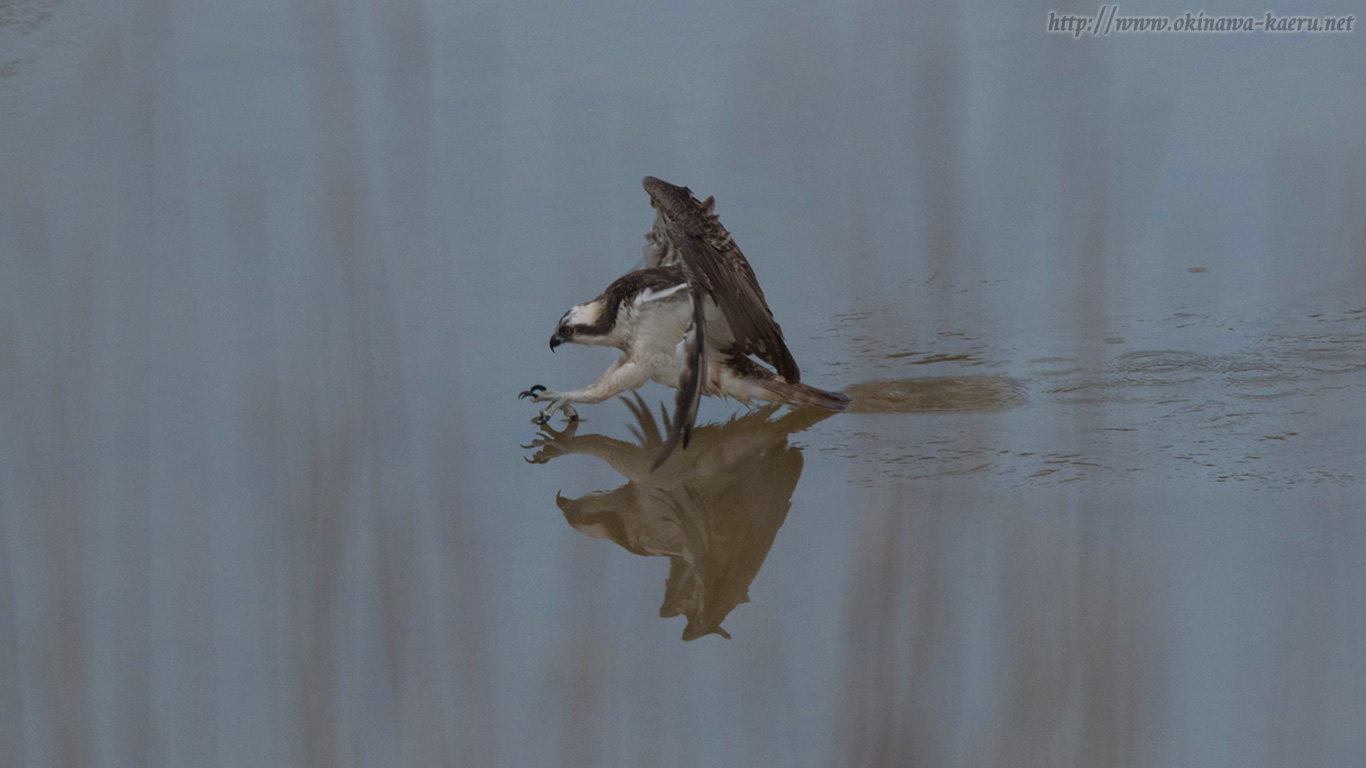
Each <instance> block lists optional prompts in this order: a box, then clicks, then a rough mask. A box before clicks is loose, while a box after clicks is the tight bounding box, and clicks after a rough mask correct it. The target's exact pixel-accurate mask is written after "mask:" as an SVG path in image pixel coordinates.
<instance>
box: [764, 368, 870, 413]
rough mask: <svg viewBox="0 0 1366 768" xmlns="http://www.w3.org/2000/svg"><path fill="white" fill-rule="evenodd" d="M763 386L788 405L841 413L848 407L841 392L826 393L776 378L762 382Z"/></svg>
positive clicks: (847, 400) (846, 399) (845, 397)
mask: <svg viewBox="0 0 1366 768" xmlns="http://www.w3.org/2000/svg"><path fill="white" fill-rule="evenodd" d="M763 386H764V389H767V390H768V391H769V392H772V393H773V394H775V395H777V396H778V397H780V398H782V399H783V400H784V401H786V402H787V404H788V405H810V406H815V407H816V408H824V409H825V410H827V411H842V410H844V409H845V408H848V407H849V396H848V395H846V394H844V393H842V392H827V391H825V390H823V389H816V388H815V387H812V386H809V385H806V384H802V383H801V382H795V381H784V380H783V379H781V378H779V377H777V376H774V377H773V378H772V379H769V380H768V381H766V382H764V385H763Z"/></svg>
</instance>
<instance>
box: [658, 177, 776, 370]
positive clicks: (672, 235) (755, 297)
mask: <svg viewBox="0 0 1366 768" xmlns="http://www.w3.org/2000/svg"><path fill="white" fill-rule="evenodd" d="M644 185H645V190H646V191H647V192H649V193H650V199H651V201H652V203H653V205H654V206H655V207H656V208H658V209H659V210H660V211H661V212H662V213H663V214H664V215H663V219H664V222H663V224H664V226H663V227H662V229H663V234H664V235H666V236H667V237H668V239H669V241H670V243H671V244H672V245H673V246H674V248H673V249H672V250H673V251H676V252H677V258H678V260H679V261H680V262H681V264H682V266H683V270H684V274H685V276H686V277H687V279H688V282H689V283H690V284H692V285H693V286H694V288H701V289H702V290H701V291H698V290H694V291H693V295H694V297H695V299H694V300H695V301H696V300H697V297H698V296H699V294H701V293H702V291H705V292H706V293H707V294H709V295H710V296H711V298H712V301H714V302H715V303H716V305H717V306H718V307H720V308H721V312H722V313H723V314H724V315H725V317H726V323H727V324H728V325H730V327H731V331H732V333H733V335H734V336H735V347H736V349H738V350H739V352H740V353H741V354H746V355H755V356H757V357H758V358H759V359H761V360H763V361H764V362H766V363H768V364H769V365H772V366H773V368H774V369H775V370H776V371H777V372H778V375H779V376H782V377H783V378H784V379H786V380H787V381H789V382H792V383H796V382H797V381H799V380H800V379H801V371H800V370H799V369H798V368H797V361H796V360H794V359H793V358H792V353H791V352H790V351H788V348H787V344H786V343H785V342H784V341H783V330H782V328H781V327H779V325H778V323H777V321H775V320H774V319H773V311H772V310H770V309H769V308H768V302H767V301H765V299H764V292H763V289H761V288H760V287H759V281H758V280H757V279H756V278H755V276H754V270H753V268H751V267H750V265H749V262H748V261H746V260H745V256H744V254H743V253H741V252H740V249H739V248H738V247H737V246H736V245H735V241H734V240H732V239H731V237H730V233H729V232H727V231H726V229H725V228H724V227H722V226H721V222H720V219H718V218H717V217H716V215H715V214H714V213H712V208H713V206H714V205H715V203H714V201H713V200H712V198H707V202H706V203H700V202H698V201H697V199H696V198H694V197H693V196H692V191H691V190H689V189H688V188H687V187H677V186H674V185H672V184H669V183H668V182H664V181H660V180H659V179H656V178H654V177H652V176H647V177H645V181H644ZM669 255H672V254H669Z"/></svg>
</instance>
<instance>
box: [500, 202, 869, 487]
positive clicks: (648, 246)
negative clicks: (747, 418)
mask: <svg viewBox="0 0 1366 768" xmlns="http://www.w3.org/2000/svg"><path fill="white" fill-rule="evenodd" d="M643 183H644V185H645V191H646V192H648V193H649V195H650V206H651V207H652V208H654V209H655V222H654V226H653V227H652V228H651V230H650V231H649V232H648V233H646V235H645V264H646V266H645V268H644V269H640V270H637V271H635V272H631V273H628V274H626V275H623V276H622V277H620V278H618V279H617V280H616V281H615V282H613V283H612V284H611V285H609V286H607V290H605V291H603V292H602V295H600V296H598V297H597V298H595V299H593V300H592V301H588V302H585V303H583V304H578V305H576V306H573V307H570V309H569V311H568V312H565V313H564V316H563V317H561V318H560V322H559V323H558V324H557V325H556V326H555V334H554V335H553V336H551V337H550V350H551V351H552V352H553V351H555V348H556V347H558V346H559V345H560V344H563V343H564V342H575V343H578V344H592V345H597V346H609V347H616V348H618V349H620V350H621V351H622V352H624V353H625V354H623V355H622V356H621V357H620V358H618V359H617V361H616V362H615V363H612V365H611V366H610V367H609V368H608V369H607V370H606V371H605V372H604V373H603V374H602V375H601V376H599V377H598V380H597V381H595V382H593V383H592V384H590V385H588V386H587V387H584V388H583V389H576V390H573V391H571V392H556V391H555V390H552V389H546V388H545V387H544V386H542V385H540V384H537V385H535V386H533V387H532V388H530V389H528V390H526V391H524V392H522V393H521V394H519V395H518V397H519V398H530V399H531V400H532V402H536V403H549V405H548V406H546V407H545V408H544V409H543V410H542V411H541V412H540V414H539V415H538V416H537V417H536V419H535V421H536V423H538V424H544V423H546V421H548V420H549V419H550V416H551V414H553V413H554V412H555V411H557V410H563V411H564V413H565V415H566V416H568V417H569V418H570V419H577V418H578V414H577V413H576V412H575V410H574V406H573V405H572V403H599V402H602V401H603V400H606V399H607V398H609V397H613V396H614V395H617V394H619V393H621V392H625V391H626V390H628V389H635V388H637V387H639V386H640V385H642V384H644V383H645V382H647V381H657V382H659V383H660V384H665V385H667V386H670V387H676V388H677V389H678V395H677V397H676V399H675V407H674V418H673V422H672V424H671V425H670V430H669V437H668V439H667V440H666V441H665V443H664V448H663V450H662V451H661V452H660V454H659V458H658V459H656V460H655V464H654V466H656V467H658V466H659V465H660V464H662V463H664V460H665V459H667V458H668V457H669V454H670V453H672V452H673V450H674V447H675V446H676V445H677V444H678V442H679V441H680V440H681V441H682V443H683V447H684V448H687V447H688V440H689V438H690V437H691V436H692V426H693V421H694V419H696V417H697V406H698V403H699V401H700V400H701V397H702V395H704V394H705V395H724V396H727V397H733V398H735V399H736V400H739V401H740V402H742V403H745V404H747V405H748V404H749V403H750V401H752V400H763V401H766V402H770V403H780V404H785V405H813V406H816V407H818V408H825V409H826V410H831V411H842V410H844V409H845V407H847V406H848V404H849V398H848V397H846V396H845V395H843V394H840V393H838V392H826V391H824V390H820V389H816V388H815V387H811V386H807V385H806V384H803V383H801V381H800V379H801V372H800V371H799V370H798V369H797V361H795V360H793V359H792V353H791V352H789V351H788V349H787V345H786V344H785V343H783V332H782V329H781V328H779V327H778V323H776V322H775V321H774V320H773V312H772V311H771V310H769V308H768V304H767V303H766V302H765V301H764V292H763V291H762V290H761V289H760V288H759V282H758V281H757V280H756V279H755V278H754V270H753V269H751V268H750V266H749V262H747V261H745V256H744V254H742V253H740V249H739V248H738V247H736V245H735V241H734V240H733V239H731V236H730V233H729V232H727V231H726V228H725V227H723V226H721V220H720V219H718V218H717V217H716V214H715V213H713V209H714V207H715V201H714V200H713V199H712V198H710V197H708V198H707V199H706V200H705V201H698V200H697V198H695V197H693V195H692V190H690V189H688V188H687V187H676V186H674V185H673V184H669V183H667V182H664V181H660V180H659V179H656V178H655V177H653V176H646V177H645V180H644V182H643ZM751 355H753V356H754V357H757V358H759V359H760V360H762V361H764V362H766V363H768V364H769V365H771V366H773V370H770V369H768V368H765V367H764V366H762V365H760V364H759V363H758V362H756V361H755V360H753V359H752V358H751V357H750V356H751Z"/></svg>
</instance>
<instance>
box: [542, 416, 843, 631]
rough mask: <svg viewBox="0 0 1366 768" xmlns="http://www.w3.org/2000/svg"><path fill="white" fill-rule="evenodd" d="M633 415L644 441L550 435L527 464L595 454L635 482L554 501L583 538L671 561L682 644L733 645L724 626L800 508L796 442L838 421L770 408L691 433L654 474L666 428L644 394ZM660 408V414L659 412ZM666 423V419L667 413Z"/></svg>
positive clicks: (667, 599) (671, 597) (667, 600)
mask: <svg viewBox="0 0 1366 768" xmlns="http://www.w3.org/2000/svg"><path fill="white" fill-rule="evenodd" d="M623 401H624V402H625V403H626V404H627V407H629V408H630V409H631V412H632V414H633V415H634V417H635V424H634V425H632V426H631V427H630V429H631V432H632V434H633V435H635V437H636V442H634V443H632V442H627V441H625V440H618V439H616V438H612V437H608V436H606V435H601V434H585V435H580V434H577V432H576V428H577V425H578V422H570V424H569V426H568V427H567V428H566V429H565V430H563V431H560V430H555V429H553V428H551V427H548V426H546V427H542V429H541V436H540V437H538V438H537V439H536V440H534V441H532V444H531V445H529V446H525V447H527V448H536V449H537V451H536V453H535V454H534V455H533V456H532V457H531V458H529V459H528V461H530V462H532V463H537V464H541V463H545V462H548V461H550V460H551V459H554V458H558V457H560V456H566V455H570V454H580V455H586V456H595V457H597V458H599V459H602V460H603V461H605V462H607V463H608V464H609V465H611V467H612V468H613V469H614V470H616V471H617V472H619V473H621V474H622V475H623V476H624V477H626V478H627V480H628V482H627V483H626V484H625V485H623V486H620V487H619V488H615V489H613V490H610V491H599V492H596V493H591V494H588V495H586V496H582V497H579V498H576V499H570V498H565V497H563V496H560V495H559V494H558V493H557V494H556V495H555V503H556V504H557V505H558V506H559V507H560V510H561V511H562V512H563V513H564V518H565V520H566V521H567V522H568V523H569V524H570V525H572V526H573V527H574V528H576V529H578V531H579V532H580V533H584V534H586V535H588V536H592V537H594V538H599V539H607V540H608V541H611V542H614V543H616V544H617V545H618V546H620V547H621V548H622V549H625V550H627V551H628V552H631V553H633V554H637V555H641V556H642V557H667V558H668V559H669V576H668V579H667V581H666V582H665V584H664V602H663V604H662V605H661V606H660V608H659V615H660V616H661V617H663V618H669V617H673V616H678V615H683V616H685V617H687V620H688V624H687V626H686V627H685V628H684V629H683V639H684V640H695V639H697V638H699V637H702V636H704V635H709V634H718V635H721V636H722V637H726V638H729V637H730V633H728V632H726V630H725V629H723V628H722V627H721V622H722V621H724V620H725V618H726V616H727V615H729V614H730V612H731V611H732V610H734V608H735V606H737V605H739V604H740V603H745V602H748V601H749V594H748V590H749V585H750V583H751V582H753V581H754V577H755V576H757V575H758V573H759V568H760V567H761V566H762V565H763V564H764V558H765V557H767V556H768V551H769V549H770V548H772V546H773V540H774V538H775V537H776V536H777V535H778V529H779V528H781V527H782V525H783V521H784V520H786V519H787V513H788V510H789V509H791V507H792V492H793V490H795V489H796V487H797V481H798V479H800V478H801V474H802V449H801V448H800V447H798V446H795V445H792V444H790V443H789V442H788V437H789V436H791V435H793V434H795V433H797V432H800V431H802V430H804V429H806V428H807V427H810V426H811V425H813V424H815V423H817V422H819V421H821V420H823V419H825V418H828V417H829V416H831V415H832V414H830V413H829V412H828V411H822V410H819V409H815V408H805V409H801V410H795V411H789V412H787V413H785V414H783V415H782V416H780V417H779V418H776V419H775V418H771V417H772V416H773V415H774V413H775V412H776V411H777V410H778V408H777V407H776V406H770V407H766V408H761V409H758V410H755V411H752V412H750V413H748V414H745V415H743V416H739V417H737V418H733V419H731V420H729V421H727V422H725V423H722V424H708V425H706V426H702V427H698V428H697V429H695V430H694V431H693V435H692V442H691V443H690V444H689V446H688V448H687V449H686V450H683V451H679V452H678V453H677V454H676V455H675V458H671V459H670V460H669V461H667V462H665V463H664V464H663V465H662V466H661V467H660V468H659V469H658V470H657V471H654V472H652V471H650V467H651V465H652V464H653V463H654V460H655V456H656V455H658V453H659V449H660V446H661V445H662V439H661V431H660V427H659V423H658V422H656V421H655V418H654V414H652V413H651V412H650V409H649V408H648V407H647V406H646V405H645V401H644V400H642V399H641V398H640V395H638V394H637V395H636V396H635V400H634V402H632V401H631V400H625V399H624V398H623ZM661 410H662V408H661ZM661 415H662V417H663V423H664V424H667V423H668V421H669V419H668V417H667V414H663V413H662V414H661Z"/></svg>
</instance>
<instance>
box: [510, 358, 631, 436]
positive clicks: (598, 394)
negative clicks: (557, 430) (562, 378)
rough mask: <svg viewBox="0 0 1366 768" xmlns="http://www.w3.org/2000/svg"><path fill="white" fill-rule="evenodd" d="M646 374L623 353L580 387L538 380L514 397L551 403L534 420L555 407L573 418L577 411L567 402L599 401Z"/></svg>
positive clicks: (548, 414)
mask: <svg viewBox="0 0 1366 768" xmlns="http://www.w3.org/2000/svg"><path fill="white" fill-rule="evenodd" d="M649 378H650V376H649V374H648V373H647V372H646V371H645V370H644V369H642V368H641V367H640V366H639V365H636V364H635V363H632V362H628V361H627V360H626V358H625V357H624V356H623V357H621V358H620V359H618V360H617V361H616V362H615V363H612V365H611V367H609V368H608V369H607V370H606V371H604V372H603V374H602V375H601V376H599V377H598V380H597V381H595V382H593V383H592V384H589V385H588V386H586V387H584V388H583V389H576V390H573V391H572V392H556V391H555V390H553V389H546V388H545V387H543V386H541V385H540V384H537V385H536V386H534V387H532V388H531V389H528V390H526V391H524V392H522V393H521V394H519V395H517V397H518V398H530V400H531V402H533V403H550V405H547V406H546V407H545V408H543V409H542V410H541V412H540V413H538V414H536V417H535V418H533V419H532V420H531V421H532V423H534V424H544V423H546V422H547V421H549V420H550V417H551V416H552V415H553V414H554V413H555V411H564V415H565V416H568V417H569V419H570V420H571V421H572V420H574V419H577V418H579V414H578V412H577V411H575V410H574V406H573V405H570V403H600V402H602V401H603V400H606V399H607V398H609V397H613V396H615V395H619V394H621V393H622V392H625V391H626V390H628V389H635V388H636V387H639V386H640V385H641V384H644V383H645V382H646V381H648V380H649Z"/></svg>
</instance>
